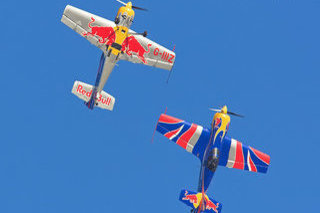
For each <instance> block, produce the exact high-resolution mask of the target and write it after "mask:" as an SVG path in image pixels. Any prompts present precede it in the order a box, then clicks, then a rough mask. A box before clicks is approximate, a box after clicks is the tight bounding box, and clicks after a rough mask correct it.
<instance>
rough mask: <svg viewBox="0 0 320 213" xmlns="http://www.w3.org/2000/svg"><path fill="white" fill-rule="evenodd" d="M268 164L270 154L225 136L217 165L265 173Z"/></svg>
mask: <svg viewBox="0 0 320 213" xmlns="http://www.w3.org/2000/svg"><path fill="white" fill-rule="evenodd" d="M269 164H270V156H269V155H267V154H264V153H262V152H260V151H258V150H256V149H254V148H252V147H250V146H245V145H243V144H242V143H241V142H239V141H237V140H235V139H233V138H228V137H225V139H224V141H223V143H222V147H221V152H220V162H219V165H221V166H226V167H228V168H235V169H242V170H248V171H252V172H261V173H266V172H267V170H268V166H269Z"/></svg>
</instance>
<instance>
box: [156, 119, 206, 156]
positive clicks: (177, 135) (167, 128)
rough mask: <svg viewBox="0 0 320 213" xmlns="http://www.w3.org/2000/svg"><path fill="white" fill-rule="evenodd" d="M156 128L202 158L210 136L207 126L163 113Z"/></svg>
mask: <svg viewBox="0 0 320 213" xmlns="http://www.w3.org/2000/svg"><path fill="white" fill-rule="evenodd" d="M156 130H157V131H158V132H160V133H161V134H163V135H164V136H165V137H167V138H168V139H170V140H171V141H173V142H175V143H176V144H178V145H179V146H181V147H182V148H184V149H185V150H187V151H188V152H191V153H192V154H194V155H196V156H197V157H199V158H200V159H202V157H203V153H204V150H205V147H206V143H208V140H209V138H210V131H209V130H208V129H207V128H203V127H202V126H200V125H197V124H193V123H192V124H190V123H188V122H186V121H184V120H180V119H178V118H174V117H171V116H169V115H166V114H161V116H160V118H159V121H158V125H157V128H156Z"/></svg>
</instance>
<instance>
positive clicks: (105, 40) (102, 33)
mask: <svg viewBox="0 0 320 213" xmlns="http://www.w3.org/2000/svg"><path fill="white" fill-rule="evenodd" d="M93 22H95V19H94V18H93V17H91V22H89V24H88V27H89V28H90V29H91V32H88V33H83V34H82V35H83V36H89V35H90V36H98V37H99V42H100V43H101V44H106V45H111V44H112V43H113V42H114V41H115V40H116V34H115V31H114V29H113V28H112V27H100V26H91V24H92V23H93Z"/></svg>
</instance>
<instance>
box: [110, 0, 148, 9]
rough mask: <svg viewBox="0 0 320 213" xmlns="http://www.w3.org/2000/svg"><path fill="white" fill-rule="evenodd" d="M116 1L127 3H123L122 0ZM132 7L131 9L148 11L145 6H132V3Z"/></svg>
mask: <svg viewBox="0 0 320 213" xmlns="http://www.w3.org/2000/svg"><path fill="white" fill-rule="evenodd" d="M116 1H117V2H119V3H120V4H123V5H127V4H126V3H124V2H123V1H120V0H116ZM132 8H133V9H137V10H143V11H148V10H147V9H146V8H142V7H137V6H134V5H132Z"/></svg>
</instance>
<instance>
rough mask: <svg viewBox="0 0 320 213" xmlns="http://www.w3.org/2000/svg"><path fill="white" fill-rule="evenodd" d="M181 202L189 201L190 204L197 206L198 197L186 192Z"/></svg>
mask: <svg viewBox="0 0 320 213" xmlns="http://www.w3.org/2000/svg"><path fill="white" fill-rule="evenodd" d="M182 200H189V201H190V203H192V204H198V197H197V195H196V194H188V191H186V193H185V194H184V197H183V198H182Z"/></svg>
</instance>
